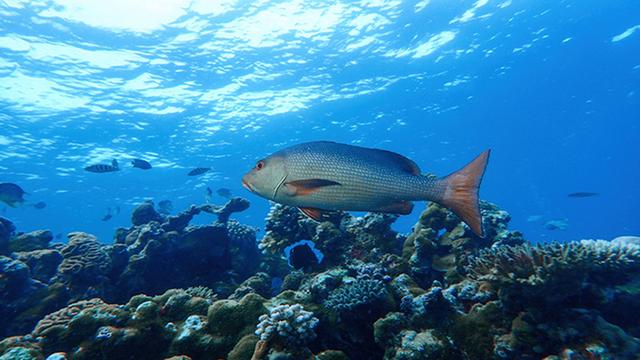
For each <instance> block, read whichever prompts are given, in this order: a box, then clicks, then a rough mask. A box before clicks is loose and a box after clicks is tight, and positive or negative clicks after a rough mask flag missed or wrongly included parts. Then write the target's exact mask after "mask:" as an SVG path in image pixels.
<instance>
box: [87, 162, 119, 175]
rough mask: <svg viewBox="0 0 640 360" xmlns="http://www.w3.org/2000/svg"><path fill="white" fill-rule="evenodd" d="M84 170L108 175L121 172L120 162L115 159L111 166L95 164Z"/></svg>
mask: <svg viewBox="0 0 640 360" xmlns="http://www.w3.org/2000/svg"><path fill="white" fill-rule="evenodd" d="M84 169H85V171H88V172H93V173H108V172H114V171H119V170H120V167H119V166H118V160H116V159H113V161H111V165H107V164H94V165H89V166H87V167H85V168H84Z"/></svg>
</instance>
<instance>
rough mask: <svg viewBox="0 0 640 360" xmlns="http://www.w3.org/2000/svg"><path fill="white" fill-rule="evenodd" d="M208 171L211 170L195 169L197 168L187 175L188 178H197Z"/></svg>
mask: <svg viewBox="0 0 640 360" xmlns="http://www.w3.org/2000/svg"><path fill="white" fill-rule="evenodd" d="M209 170H211V168H205V167H197V168H195V169H193V170H191V171H189V173H188V174H187V175H188V176H198V175H202V174H204V173H206V172H207V171H209Z"/></svg>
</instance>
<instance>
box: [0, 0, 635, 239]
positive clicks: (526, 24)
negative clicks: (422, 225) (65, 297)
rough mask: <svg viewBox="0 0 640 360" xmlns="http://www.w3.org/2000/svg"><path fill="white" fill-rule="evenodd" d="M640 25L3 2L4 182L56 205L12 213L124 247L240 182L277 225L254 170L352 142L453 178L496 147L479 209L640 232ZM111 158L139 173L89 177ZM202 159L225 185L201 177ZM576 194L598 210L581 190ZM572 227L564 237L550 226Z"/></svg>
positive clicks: (571, 6)
mask: <svg viewBox="0 0 640 360" xmlns="http://www.w3.org/2000/svg"><path fill="white" fill-rule="evenodd" d="M639 12H640V3H638V2H637V1H616V2H603V1H595V0H593V1H592V0H587V1H545V0H543V1H510V0H506V1H493V0H477V1H442V0H441V1H437V0H434V1H429V0H423V1H392V0H387V1H384V0H375V1H374V0H370V1H353V2H350V1H347V2H325V1H291V2H287V1H258V2H254V1H252V2H246V1H231V0H230V1H219V2H207V1H195V0H194V1H188V0H175V1H164V2H161V3H158V4H156V3H155V2H152V1H138V2H133V3H130V2H126V1H116V2H113V3H112V2H109V3H108V5H107V3H103V2H99V1H89V2H74V1H62V0H55V1H28V2H27V1H3V2H2V4H1V6H0V14H1V16H0V29H2V32H1V35H0V50H1V51H0V79H1V81H0V106H1V108H2V112H1V114H0V125H1V126H2V131H1V133H0V180H1V181H3V182H13V183H17V184H19V185H20V186H22V187H23V188H24V189H25V191H26V192H27V193H28V195H27V196H26V199H27V200H28V201H29V202H32V203H35V202H38V201H44V202H46V204H47V207H46V208H45V209H42V210H38V209H35V208H33V207H29V206H24V207H21V208H16V209H13V208H8V207H4V206H1V205H0V215H2V216H6V217H9V218H11V219H12V220H13V221H14V222H15V223H16V224H17V226H18V228H19V229H20V230H22V231H29V230H33V229H40V228H48V229H51V230H52V231H53V232H54V233H56V234H57V233H61V234H66V233H67V232H69V231H75V230H82V231H88V232H92V233H94V234H97V235H98V236H99V238H100V239H101V240H102V241H104V242H110V241H111V238H112V234H113V231H114V229H115V228H116V227H119V226H127V225H129V223H130V218H129V214H130V211H131V209H132V208H133V207H134V206H135V205H136V204H138V203H140V202H141V201H143V200H145V199H152V200H154V201H155V202H156V203H157V202H158V201H160V200H164V199H168V200H171V201H172V202H173V204H174V208H175V209H176V210H180V209H182V208H184V207H186V206H188V205H189V204H194V203H201V202H203V201H204V193H205V189H206V188H207V187H210V188H211V189H213V190H214V191H215V190H216V189H218V188H220V187H225V188H229V189H231V190H232V193H233V195H237V196H244V197H247V198H248V199H249V200H250V201H251V203H252V204H251V209H250V210H249V211H247V212H245V213H243V214H241V215H240V220H242V221H243V222H247V223H250V224H253V225H255V226H258V227H260V226H261V224H262V223H263V220H264V217H265V215H266V212H267V211H268V206H269V205H268V203H267V202H266V201H264V200H262V199H260V198H258V197H256V196H253V195H250V194H249V193H248V192H247V191H245V190H244V189H242V188H241V186H240V177H241V175H242V174H243V173H244V172H245V171H247V170H248V169H250V168H251V167H252V166H253V164H254V162H255V161H256V160H257V159H260V158H262V157H264V156H265V155H267V154H269V153H271V152H273V151H276V150H278V149H280V148H282V147H284V146H286V145H291V144H295V143H299V142H303V141H309V140H333V141H338V142H344V143H350V144H356V145H361V146H368V147H377V148H384V149H388V150H392V151H396V152H398V153H401V154H403V155H405V156H408V157H410V158H411V159H413V160H415V161H416V162H417V163H418V164H419V165H420V166H421V168H422V170H423V171H426V172H430V173H435V174H438V175H445V174H448V173H450V172H452V171H454V170H456V169H458V168H459V167H461V166H462V165H464V164H465V163H466V162H468V161H469V160H470V159H472V158H473V157H474V156H475V155H477V154H478V153H480V152H481V151H482V150H484V149H488V148H490V149H492V150H493V153H492V158H491V162H490V165H489V167H488V170H487V173H486V176H485V179H484V182H483V184H482V190H481V197H482V198H483V199H485V200H487V201H491V202H493V203H496V204H498V205H499V206H500V207H502V208H504V209H505V210H507V211H508V212H509V213H510V214H511V215H512V218H513V221H512V227H513V228H517V229H519V230H521V231H523V232H524V233H525V235H526V237H527V238H528V239H530V240H531V241H550V240H559V241H566V240H575V239H582V238H602V239H610V238H613V237H616V236H619V235H628V234H639V233H640V223H639V222H638V221H637V204H638V203H640V186H638V185H637V179H638V175H639V174H640V170H639V169H640V151H638V149H637V140H638V135H639V134H640V129H639V125H638V122H639V119H640V87H639V85H640V19H638V17H637V14H638V13H639ZM133 158H142V159H146V160H148V161H150V162H151V164H152V165H153V169H152V170H149V171H142V170H139V169H134V168H131V167H130V165H129V164H128V162H129V161H130V160H131V159H133ZM112 159H117V160H118V161H119V162H120V164H121V167H122V171H119V172H117V173H107V174H95V173H88V172H86V171H83V168H84V167H85V166H87V165H90V164H95V163H110V162H111V160H112ZM198 166H204V167H211V168H212V171H211V172H209V173H207V174H205V175H203V176H199V177H187V176H186V173H187V172H188V171H189V170H190V169H191V168H193V167H198ZM577 191H589V192H597V193H599V196H595V197H590V198H577V199H576V198H569V197H567V194H568V193H572V192H577ZM223 200H224V199H221V198H220V197H217V198H216V197H215V196H214V202H216V201H218V202H223ZM116 207H119V209H120V210H121V211H120V213H119V214H115V215H114V216H113V218H112V219H111V220H109V221H101V219H102V218H103V217H104V216H105V214H107V212H108V208H112V209H115V208H116ZM423 208H424V207H423V205H422V204H419V205H418V206H417V207H416V210H415V211H414V213H413V215H412V216H407V217H404V218H403V219H402V220H400V221H399V222H398V224H397V225H396V226H397V227H398V229H400V230H403V229H404V230H405V231H408V230H409V229H410V226H411V225H412V224H413V223H414V222H415V219H416V217H417V214H419V210H420V209H423ZM558 219H561V220H563V219H564V220H565V222H566V223H567V228H566V229H565V230H548V229H546V228H545V226H544V224H545V223H546V222H547V221H550V220H558ZM197 221H202V222H207V221H210V219H207V218H206V217H203V218H201V219H199V220H197Z"/></svg>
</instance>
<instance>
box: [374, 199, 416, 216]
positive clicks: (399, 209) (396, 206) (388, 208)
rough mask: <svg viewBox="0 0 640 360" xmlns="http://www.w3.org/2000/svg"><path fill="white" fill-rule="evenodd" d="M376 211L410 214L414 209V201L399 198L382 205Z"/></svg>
mask: <svg viewBox="0 0 640 360" xmlns="http://www.w3.org/2000/svg"><path fill="white" fill-rule="evenodd" d="M376 211H379V212H383V213H390V214H400V215H408V214H411V211H413V203H412V202H411V201H404V200H399V201H396V202H392V203H390V204H387V205H384V206H381V207H379V208H377V209H376Z"/></svg>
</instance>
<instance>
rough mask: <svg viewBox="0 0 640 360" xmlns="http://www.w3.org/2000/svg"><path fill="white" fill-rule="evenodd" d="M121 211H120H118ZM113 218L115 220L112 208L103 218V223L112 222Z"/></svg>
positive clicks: (108, 209)
mask: <svg viewBox="0 0 640 360" xmlns="http://www.w3.org/2000/svg"><path fill="white" fill-rule="evenodd" d="M118 211H119V210H118ZM111 218H113V212H112V211H111V208H110V207H109V208H107V213H106V214H105V215H104V216H103V217H102V219H101V220H102V221H109V220H111Z"/></svg>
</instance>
